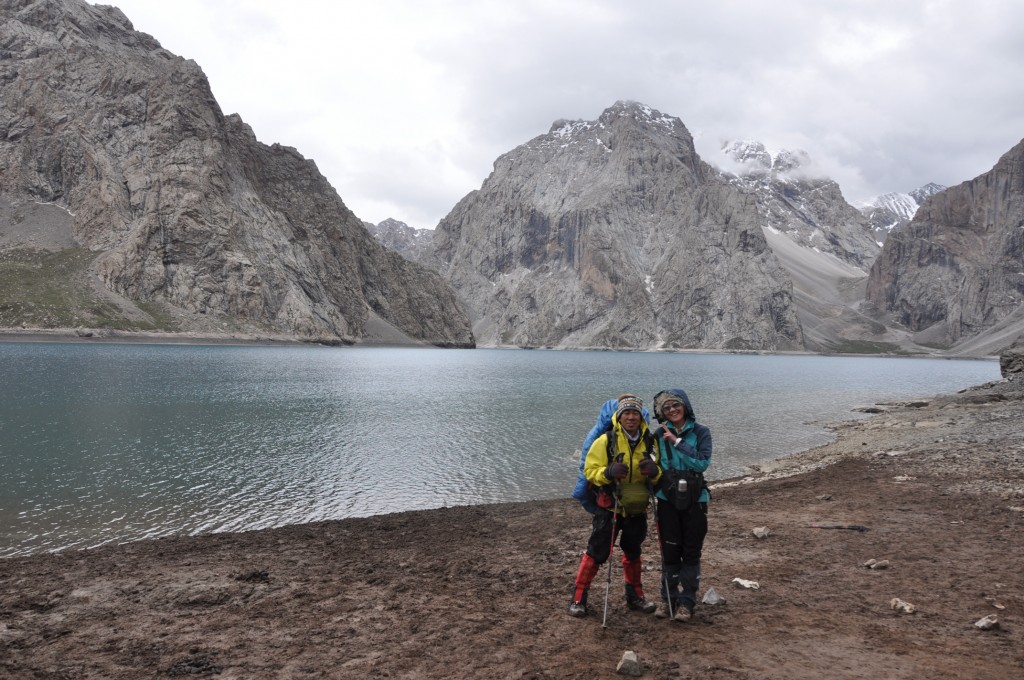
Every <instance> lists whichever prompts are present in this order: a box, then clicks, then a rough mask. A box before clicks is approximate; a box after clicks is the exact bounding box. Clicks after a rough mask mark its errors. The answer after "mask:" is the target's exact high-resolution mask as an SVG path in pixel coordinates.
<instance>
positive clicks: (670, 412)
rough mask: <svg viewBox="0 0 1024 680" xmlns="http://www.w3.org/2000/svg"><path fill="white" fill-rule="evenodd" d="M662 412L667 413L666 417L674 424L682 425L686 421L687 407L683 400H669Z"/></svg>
mask: <svg viewBox="0 0 1024 680" xmlns="http://www.w3.org/2000/svg"><path fill="white" fill-rule="evenodd" d="M661 412H662V413H663V414H665V417H666V418H668V421H669V422H670V423H672V424H673V425H682V424H683V423H684V422H686V407H684V406H683V402H681V401H670V402H668V403H667V404H665V405H664V406H662V407H661Z"/></svg>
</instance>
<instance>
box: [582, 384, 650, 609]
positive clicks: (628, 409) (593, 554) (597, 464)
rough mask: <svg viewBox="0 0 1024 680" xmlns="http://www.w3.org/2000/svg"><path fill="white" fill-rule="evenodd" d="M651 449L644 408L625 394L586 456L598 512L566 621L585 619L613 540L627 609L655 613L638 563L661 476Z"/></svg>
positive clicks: (587, 476)
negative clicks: (593, 584) (592, 587)
mask: <svg viewBox="0 0 1024 680" xmlns="http://www.w3.org/2000/svg"><path fill="white" fill-rule="evenodd" d="M655 448H656V444H655V441H654V437H653V436H652V435H651V433H650V430H649V429H648V427H647V422H646V421H645V420H644V417H643V402H642V401H641V400H640V399H639V398H638V397H635V396H633V395H630V394H624V395H622V396H620V397H619V399H618V408H617V410H616V411H615V415H614V416H613V417H612V429H611V430H609V431H608V432H606V433H605V434H602V435H601V436H600V437H598V438H597V439H596V440H595V441H594V443H593V444H592V445H591V446H590V448H589V449H588V451H587V452H586V459H585V461H584V467H583V473H584V475H585V476H586V479H587V481H588V482H590V484H592V485H593V486H594V487H595V488H596V489H597V491H598V493H597V499H596V506H597V507H596V509H595V511H594V518H593V528H592V530H591V533H590V540H589V541H588V542H587V550H586V552H585V553H583V558H582V559H581V560H580V566H579V569H578V570H577V573H576V582H575V585H574V587H573V597H572V599H571V600H570V602H569V614H570V615H571V616H577V617H578V616H586V614H587V593H588V591H589V588H590V584H591V582H593V580H594V577H595V576H596V575H597V571H598V569H600V567H601V565H602V564H604V563H605V562H606V561H607V560H608V558H609V556H610V555H611V552H612V549H613V547H614V545H615V540H616V539H618V540H619V547H620V548H622V571H623V576H624V578H625V581H626V583H625V589H626V605H627V606H628V607H629V608H630V609H634V610H637V611H641V612H644V613H646V614H649V613H651V612H653V611H654V610H655V607H656V605H655V604H654V603H653V602H650V601H648V600H647V599H646V598H645V597H644V591H643V584H642V583H641V574H642V572H643V567H642V565H641V562H640V550H641V546H642V545H643V542H644V539H645V538H646V537H647V507H648V505H649V504H650V493H651V490H652V488H653V485H654V484H656V483H657V481H658V478H659V477H660V475H661V468H659V467H658V465H657V463H655V462H654V459H653V458H654V452H655Z"/></svg>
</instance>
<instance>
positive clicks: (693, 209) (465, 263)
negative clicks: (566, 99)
mask: <svg viewBox="0 0 1024 680" xmlns="http://www.w3.org/2000/svg"><path fill="white" fill-rule="evenodd" d="M427 261H431V262H433V263H434V264H435V266H437V267H438V268H439V270H440V271H442V273H443V274H444V275H445V277H446V278H447V279H448V280H449V281H450V282H451V283H452V285H453V286H454V287H455V288H456V290H457V291H458V292H459V294H460V295H461V296H462V297H463V299H465V300H466V302H467V304H468V305H469V307H470V309H471V314H472V318H473V321H474V326H473V329H474V334H475V335H476V337H477V339H478V341H479V342H481V343H482V344H492V345H518V346H558V347H630V348H735V349H763V350H775V349H799V348H802V345H803V337H802V333H801V330H800V324H799V322H798V321H797V318H796V315H795V312H794V309H793V305H792V284H791V282H790V280H789V278H788V276H787V275H786V272H785V270H784V269H783V268H782V267H781V266H780V264H779V262H778V260H777V259H776V258H775V256H774V255H773V254H772V251H771V249H770V248H769V247H768V245H767V243H766V241H765V238H764V235H763V233H762V230H761V226H760V222H759V217H758V213H757V206H756V204H755V201H754V200H753V198H752V197H750V196H747V195H744V194H743V193H742V192H740V191H738V190H737V189H736V188H735V187H733V186H732V185H730V183H729V182H728V181H726V180H724V179H723V178H722V176H721V175H720V174H719V173H718V172H717V171H716V170H714V169H713V168H711V167H710V166H709V165H707V164H706V163H704V162H703V161H702V160H701V159H700V158H699V157H698V156H697V154H696V152H695V150H694V147H693V139H692V137H691V136H690V133H689V132H688V131H687V130H686V128H685V126H684V125H683V123H682V122H681V121H680V120H679V119H678V118H674V117H671V116H668V115H665V114H662V113H660V112H658V111H655V110H653V109H651V108H649V107H646V106H644V105H642V104H637V103H634V102H618V103H616V104H615V105H614V106H612V107H610V108H609V109H607V110H606V111H604V112H603V113H602V114H601V116H600V117H599V118H598V119H597V120H595V121H565V120H562V121H557V122H556V123H555V124H554V125H553V126H552V127H551V130H550V131H549V132H548V133H547V134H545V135H541V136H539V137H537V138H535V139H533V140H531V141H529V142H527V143H526V144H524V145H522V146H520V147H518V148H516V149H514V150H512V151H511V152H509V153H507V154H504V155H503V156H501V157H500V158H498V160H497V161H496V162H495V164H494V171H493V172H492V173H491V175H490V176H489V177H488V178H487V179H486V180H485V181H484V183H483V186H482V187H481V188H480V189H479V190H477V191H474V192H472V193H471V194H469V195H468V196H466V197H465V198H463V199H462V200H461V201H460V202H459V203H458V204H457V205H456V206H455V208H454V209H453V210H452V211H451V212H450V213H449V214H448V215H447V216H446V217H445V218H444V219H443V220H441V222H440V224H439V225H438V227H437V229H436V230H435V233H434V237H433V240H432V243H431V246H430V249H429V250H428V253H427Z"/></svg>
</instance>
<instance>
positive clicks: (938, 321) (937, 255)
mask: <svg viewBox="0 0 1024 680" xmlns="http://www.w3.org/2000/svg"><path fill="white" fill-rule="evenodd" d="M866 299H867V302H868V303H869V304H870V305H872V306H873V307H874V308H875V309H876V310H877V311H878V312H880V313H882V314H884V315H886V317H887V318H889V319H891V320H893V321H895V322H896V323H899V324H901V325H903V326H905V327H906V328H908V329H909V330H910V331H912V332H913V333H914V334H915V335H914V338H915V340H916V341H917V342H919V343H922V344H928V345H933V346H937V347H942V348H949V347H953V348H954V349H955V350H956V351H959V352H965V353H967V352H970V353H975V354H977V353H987V352H991V351H994V350H998V349H1001V348H1004V347H1007V346H1009V345H1010V344H1012V343H1013V341H1014V339H1015V338H1016V337H1018V336H1019V335H1020V334H1021V333H1022V332H1024V305H1022V302H1024V140H1022V141H1021V143H1019V144H1018V145H1017V146H1015V147H1014V148H1013V149H1011V150H1010V151H1008V152H1007V153H1006V154H1004V155H1003V157H1002V158H1000V159H999V161H998V162H997V163H996V165H995V166H994V167H993V168H992V170H990V171H989V172H987V173H985V174H983V175H981V176H979V177H977V178H975V179H973V180H971V181H969V182H964V183H963V184H960V185H957V186H955V187H951V188H949V189H946V190H945V191H942V192H939V193H937V194H934V195H932V196H931V197H929V198H926V199H925V200H924V202H923V203H922V205H921V206H920V208H919V209H918V210H917V212H916V214H915V215H914V218H913V219H912V220H911V221H910V222H909V223H908V224H907V225H906V226H904V227H903V228H901V229H898V230H896V231H894V232H893V233H892V234H891V235H890V237H889V239H888V240H887V241H886V242H885V246H884V247H883V248H882V253H881V255H880V256H879V257H878V259H877V260H876V261H875V264H874V266H873V267H872V268H871V274H870V278H869V280H868V285H867V292H866Z"/></svg>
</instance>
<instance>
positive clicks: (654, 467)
mask: <svg viewBox="0 0 1024 680" xmlns="http://www.w3.org/2000/svg"><path fill="white" fill-rule="evenodd" d="M640 474H642V475H643V476H644V477H654V476H655V475H657V474H658V464H657V463H655V462H654V461H653V460H651V459H650V458H644V459H643V460H642V461H640Z"/></svg>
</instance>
